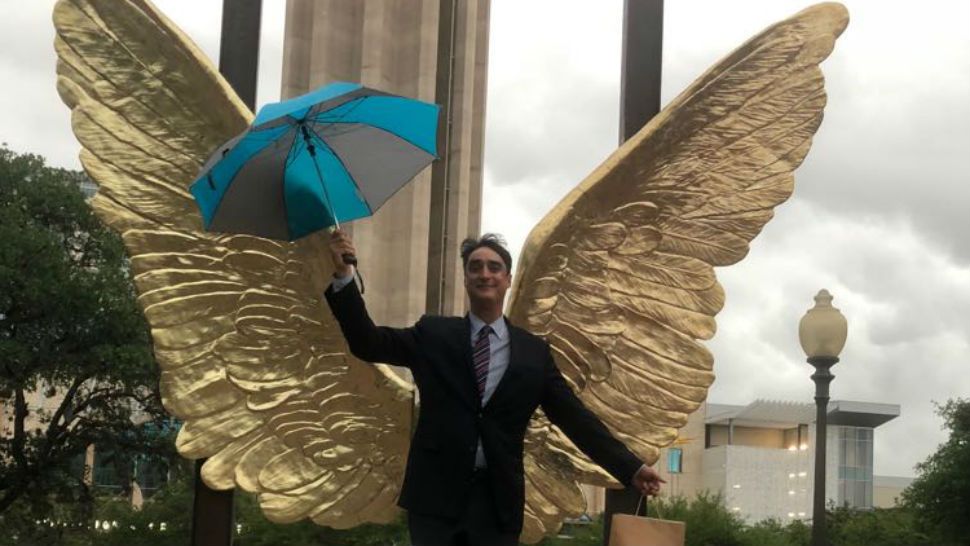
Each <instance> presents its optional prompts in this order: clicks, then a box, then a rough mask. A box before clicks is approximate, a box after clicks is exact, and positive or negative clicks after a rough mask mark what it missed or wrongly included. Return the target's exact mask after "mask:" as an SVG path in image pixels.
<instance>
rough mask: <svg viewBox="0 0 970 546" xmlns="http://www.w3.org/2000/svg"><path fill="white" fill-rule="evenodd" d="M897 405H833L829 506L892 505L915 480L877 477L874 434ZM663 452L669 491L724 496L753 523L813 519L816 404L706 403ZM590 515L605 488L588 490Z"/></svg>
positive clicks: (659, 467) (838, 402)
mask: <svg viewBox="0 0 970 546" xmlns="http://www.w3.org/2000/svg"><path fill="white" fill-rule="evenodd" d="M899 411H900V408H899V406H898V405H895V404H875V403H867V402H852V401H845V400H835V401H831V402H830V403H829V407H828V427H827V428H828V430H827V431H826V434H827V437H826V471H825V492H826V504H834V505H836V506H849V507H853V508H860V509H870V508H874V507H886V506H892V505H894V503H895V498H897V497H898V496H899V494H900V493H901V491H902V489H904V488H905V487H906V486H907V485H908V484H909V482H910V481H911V480H909V479H906V478H890V477H880V476H874V475H873V442H874V437H875V429H876V428H877V427H879V426H880V425H882V424H884V423H886V422H888V421H890V420H891V419H894V418H895V417H897V416H898V415H899ZM679 432H680V434H679V437H678V439H677V440H676V441H675V442H674V443H673V444H672V445H671V446H669V447H667V448H665V449H663V450H661V454H660V459H659V460H658V463H657V470H658V471H659V472H660V474H661V476H662V477H663V478H664V479H665V480H666V481H667V486H666V492H665V493H666V494H667V495H671V496H677V495H679V496H684V497H687V498H692V497H694V496H695V495H697V494H698V493H701V492H705V491H706V492H710V493H719V494H720V495H721V496H722V498H723V500H724V503H725V505H726V507H727V508H728V509H729V510H732V511H734V512H736V513H738V515H740V516H741V517H742V518H744V519H745V520H746V521H749V522H756V521H761V520H764V519H768V518H774V519H777V520H780V521H783V522H784V521H790V520H793V519H811V517H812V499H813V491H814V468H815V437H816V429H815V405H814V404H808V403H795V402H779V401H768V400H756V401H754V402H752V403H750V404H747V405H729V404H710V403H707V404H704V405H702V406H701V407H700V408H699V409H698V410H697V411H696V412H695V413H694V414H692V415H691V416H690V418H689V419H688V422H687V424H686V425H685V426H684V427H683V428H682V429H680V431H679ZM588 493H589V495H588V498H589V499H590V501H591V502H589V511H590V512H591V513H597V512H598V511H601V510H602V501H601V497H602V490H596V488H589V490H588Z"/></svg>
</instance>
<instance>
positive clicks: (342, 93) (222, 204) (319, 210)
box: [190, 82, 439, 240]
mask: <svg viewBox="0 0 970 546" xmlns="http://www.w3.org/2000/svg"><path fill="white" fill-rule="evenodd" d="M438 113H439V107H438V106H437V105H434V104H429V103H425V102H421V101H418V100H414V99H409V98H405V97H399V96H396V95H390V94H388V93H383V92H381V91H377V90H373V89H369V88H366V87H362V86H361V85H359V84H353V83H343V82H339V83H334V84H330V85H328V86H326V87H323V88H321V89H318V90H316V91H314V92H311V93H308V94H306V95H302V96H300V97H297V98H294V99H290V100H287V101H283V102H279V103H275V104H269V105H266V106H264V107H263V108H262V109H261V110H260V111H259V114H258V115H257V116H256V119H255V120H254V121H253V123H252V125H251V126H250V128H249V129H247V130H246V131H245V132H244V133H242V134H241V135H239V136H237V137H235V138H233V139H232V140H230V141H229V142H227V143H226V144H224V145H223V146H220V147H219V149H218V150H217V151H216V153H214V154H213V156H212V157H211V158H210V159H209V160H208V161H207V162H206V164H205V165H204V166H203V168H202V171H201V173H200V175H199V177H198V179H197V180H196V181H195V182H193V183H192V186H191V188H190V191H191V192H192V195H193V196H194V197H195V199H196V201H197V202H198V204H199V208H200V210H201V212H202V218H203V222H204V225H205V228H206V229H207V230H210V231H218V232H226V233H246V234H250V235H256V236H259V237H266V238H271V239H278V240H294V239H298V238H300V237H303V236H305V235H308V234H310V233H313V232H315V231H318V230H320V229H324V228H327V227H329V226H334V225H339V222H346V221H350V220H355V219H359V218H363V217H366V216H370V215H372V214H373V213H374V212H375V211H376V210H377V208H378V207H380V206H381V205H382V204H384V202H386V201H387V200H388V199H389V198H390V197H391V196H392V195H394V194H395V193H396V192H397V191H398V190H400V189H401V188H402V187H403V186H404V185H405V184H406V183H407V182H408V181H409V180H411V179H412V178H413V177H414V176H415V175H417V174H418V173H419V172H421V170H423V169H424V168H425V167H426V166H427V165H428V164H429V163H431V162H432V161H433V160H434V159H435V157H436V154H435V151H436V148H437V144H436V137H437V125H438Z"/></svg>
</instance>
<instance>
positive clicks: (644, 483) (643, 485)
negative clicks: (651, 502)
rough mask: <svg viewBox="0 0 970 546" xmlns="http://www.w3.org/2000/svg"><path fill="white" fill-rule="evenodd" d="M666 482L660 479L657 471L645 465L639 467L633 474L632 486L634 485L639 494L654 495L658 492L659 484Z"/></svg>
mask: <svg viewBox="0 0 970 546" xmlns="http://www.w3.org/2000/svg"><path fill="white" fill-rule="evenodd" d="M662 483H667V482H665V481H664V480H662V479H660V474H657V471H656V470H654V469H652V468H650V467H649V466H647V465H643V466H641V467H640V470H637V473H636V474H634V475H633V487H636V488H637V490H638V491H640V493H641V494H643V495H646V496H648V497H653V496H656V495H657V494H658V493H660V484H662Z"/></svg>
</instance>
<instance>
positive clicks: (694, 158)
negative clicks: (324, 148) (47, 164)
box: [54, 0, 848, 542]
mask: <svg viewBox="0 0 970 546" xmlns="http://www.w3.org/2000/svg"><path fill="white" fill-rule="evenodd" d="M54 22H55V26H56V28H57V38H56V48H57V52H58V56H59V63H58V75H59V78H58V90H59V92H60V94H61V97H62V98H63V100H64V101H65V103H67V104H68V106H70V107H71V108H72V110H73V116H72V122H73V126H74V131H75V134H76V135H77V137H78V140H79V141H80V142H81V144H82V146H83V148H84V149H83V150H82V153H81V158H82V163H83V164H84V167H85V169H86V170H87V171H88V172H89V174H90V175H91V176H92V177H93V178H94V179H95V180H96V181H97V182H98V183H99V184H100V186H101V187H100V190H99V192H98V195H97V197H96V198H95V200H94V206H95V208H96V210H97V211H98V213H99V214H100V215H101V216H102V218H104V219H105V220H106V221H107V222H108V223H110V224H111V225H112V226H113V227H115V228H116V229H118V230H119V231H120V232H121V233H122V234H123V237H124V240H125V244H126V245H127V247H128V251H129V253H130V255H131V258H132V269H133V272H134V275H135V281H136V284H137V287H138V290H139V294H140V296H139V298H140V302H141V304H142V306H143V308H144V310H145V314H146V316H147V317H148V319H149V322H150V324H151V327H152V334H153V338H154V342H155V351H156V356H157V359H158V361H159V363H160V365H161V367H162V394H163V401H164V403H165V405H166V407H167V408H168V409H169V411H171V412H172V413H173V414H174V415H176V416H177V417H179V418H180V419H182V420H183V421H184V422H185V425H184V427H183V429H182V431H181V432H180V434H179V437H178V448H179V451H180V452H181V453H182V454H183V455H185V456H187V457H208V461H207V462H206V464H205V466H204V467H203V470H202V473H203V478H204V479H205V480H206V482H207V483H208V484H209V485H210V486H212V487H216V488H230V487H233V486H236V485H238V486H239V487H242V488H243V489H245V490H247V491H254V492H257V493H258V494H259V500H260V505H261V506H262V508H263V510H264V512H265V513H266V514H267V516H268V517H270V518H271V519H272V520H274V521H279V522H288V521H296V520H299V519H302V518H311V519H313V520H314V521H315V522H317V523H320V524H324V525H329V526H333V527H350V526H354V525H358V524H360V523H363V522H366V521H374V522H381V521H388V520H389V519H391V518H392V517H393V516H394V515H395V513H396V508H395V507H394V502H395V500H396V498H397V495H398V492H399V487H400V482H401V478H402V476H403V465H404V458H405V454H406V450H407V443H408V431H409V429H410V420H411V414H412V411H411V401H412V389H411V387H410V386H409V385H407V384H405V383H403V382H402V381H401V380H400V379H398V378H397V377H396V376H395V375H394V374H393V373H390V372H389V371H388V369H387V368H386V367H384V366H380V365H378V366H368V365H364V364H362V363H360V362H357V361H355V360H354V358H353V357H351V356H350V355H349V354H348V351H347V349H346V346H345V343H344V341H343V338H342V336H341V335H340V332H339V329H338V328H337V327H336V325H335V323H334V320H333V317H332V316H331V315H330V312H329V310H328V309H327V308H326V306H325V305H322V302H321V297H320V294H321V293H322V291H323V289H324V288H325V284H326V283H327V282H328V279H329V277H330V273H331V271H330V270H329V265H328V260H326V259H324V258H323V257H324V256H325V255H326V254H325V253H324V241H323V240H322V237H321V236H319V235H318V236H312V237H309V238H306V239H304V240H301V241H300V242H296V243H278V242H274V241H268V240H263V239H257V238H253V237H249V236H224V235H215V234H209V233H204V232H202V231H201V230H200V226H201V219H200V217H199V213H198V209H197V208H196V206H195V204H194V203H193V202H192V199H191V197H190V195H189V194H188V192H187V186H188V184H189V183H190V182H191V180H192V179H193V177H194V176H195V175H196V173H197V172H198V170H199V167H200V166H201V164H202V162H203V161H204V160H205V159H206V158H207V157H208V154H209V153H210V152H211V150H213V149H215V147H216V146H218V145H219V144H221V143H222V142H224V141H225V140H227V139H228V138H229V137H231V136H233V135H235V134H237V133H239V132H240V131H242V130H243V129H244V128H245V127H246V125H247V123H248V122H249V121H250V119H251V118H252V114H251V113H250V112H248V111H247V110H246V108H245V106H243V105H242V103H241V102H240V101H239V99H238V98H237V97H236V96H235V94H234V93H233V92H232V90H231V89H230V87H229V86H228V85H227V84H226V83H225V81H223V80H222V78H221V77H220V76H219V75H218V73H217V72H216V71H215V70H214V69H213V68H212V67H211V65H210V63H209V62H208V60H207V59H205V58H204V56H203V55H202V54H201V53H200V52H199V50H198V49H197V48H196V47H195V46H194V45H192V44H191V42H190V41H189V40H188V39H187V38H186V37H185V36H184V35H183V34H182V33H181V32H180V31H179V30H178V29H177V28H176V27H175V26H174V25H173V24H172V23H171V22H169V21H168V20H167V19H165V18H164V16H162V15H161V14H160V13H159V12H158V11H157V10H156V9H155V8H154V7H152V6H151V5H150V4H149V3H148V2H147V1H144V0H127V1H120V0H60V1H59V2H58V4H57V6H56V7H55V13H54ZM847 23H848V14H847V12H846V10H845V8H843V7H842V6H841V5H838V4H822V5H818V6H815V7H812V8H809V9H807V10H805V11H803V12H801V13H800V14H798V15H796V16H794V17H792V18H790V19H788V20H786V21H782V22H781V23H778V24H776V25H774V26H772V27H770V28H768V29H767V30H765V31H764V32H762V33H761V34H759V35H758V36H756V37H755V38H753V39H752V40H750V41H749V42H747V43H746V44H744V45H743V46H741V48H739V49H738V50H737V51H735V52H734V53H732V54H731V55H729V56H728V57H727V58H725V59H724V60H723V61H721V62H720V63H718V64H717V65H716V66H715V67H713V68H712V69H711V70H709V71H708V72H707V73H706V74H704V75H703V76H701V77H700V78H699V79H698V80H697V81H696V82H695V83H694V84H692V85H691V86H690V87H689V88H688V89H687V90H686V91H685V92H684V93H682V94H681V95H680V96H678V97H677V98H676V99H674V101H672V102H671V104H670V105H668V106H667V108H665V109H664V111H663V112H661V113H660V114H659V115H657V116H656V117H655V118H654V119H653V120H652V121H651V122H650V123H649V124H648V125H647V126H646V127H645V128H644V129H642V130H641V131H640V132H639V133H638V134H637V135H635V136H634V137H633V138H631V139H630V140H629V141H627V142H626V143H625V144H624V145H623V146H621V147H620V148H619V149H618V150H617V151H616V152H615V153H614V154H613V155H612V156H611V157H609V158H608V159H607V160H606V161H605V162H604V163H603V164H602V165H601V166H600V167H599V168H598V169H597V170H595V171H594V172H593V173H592V174H591V175H590V176H589V177H588V178H587V179H586V180H584V181H583V182H582V183H581V184H580V185H579V186H578V187H577V188H576V189H574V190H573V191H572V192H571V193H570V194H569V195H567V196H566V197H565V198H564V199H563V200H562V201H561V202H560V203H559V204H558V205H557V206H556V207H555V208H554V209H553V210H552V211H551V212H550V213H549V214H548V215H547V216H546V217H545V218H544V219H543V220H542V221H541V222H540V223H539V224H538V225H537V226H536V227H535V229H533V231H532V233H531V235H530V236H529V239H528V240H527V242H526V244H525V247H524V248H523V252H522V255H521V257H520V265H519V267H518V271H517V272H516V276H515V282H516V284H515V287H514V289H513V298H512V300H511V301H510V304H509V315H510V317H511V319H512V321H513V322H515V323H516V324H518V325H520V326H524V327H526V328H528V329H529V330H531V331H532V332H534V333H536V334H538V335H541V336H543V337H545V338H546V339H547V340H548V341H549V342H550V344H551V346H552V349H553V352H554V355H555V358H556V361H557V363H558V365H559V367H560V369H561V370H562V371H563V373H564V374H565V375H566V377H567V378H568V380H569V381H570V382H571V383H572V385H573V386H574V387H575V389H576V391H577V392H578V393H579V396H580V397H581V398H582V399H583V401H584V402H585V403H586V404H587V405H588V406H589V407H590V408H591V409H592V410H593V411H594V412H595V413H596V414H597V415H599V416H600V418H602V419H603V421H604V422H605V423H606V424H607V426H608V427H609V428H610V429H611V430H612V431H613V432H614V434H616V435H617V437H619V438H620V439H621V440H623V441H624V442H625V443H626V444H627V445H628V446H630V447H631V448H632V449H633V450H634V451H635V452H637V453H638V454H639V455H640V456H641V457H642V458H643V459H644V460H645V461H648V462H651V463H652V462H654V461H656V459H657V456H658V453H659V449H660V448H661V447H663V446H666V445H668V444H670V442H672V441H673V440H674V439H675V436H676V430H677V429H678V428H679V427H681V426H683V425H684V424H685V422H686V420H687V416H688V414H689V413H691V412H692V411H694V410H695V409H696V408H697V407H698V406H699V404H700V403H701V402H702V401H703V400H704V398H705V397H706V395H707V389H708V387H709V386H710V384H711V382H712V381H713V380H714V373H713V357H712V355H711V354H710V352H709V351H708V350H707V349H706V348H705V347H704V346H703V345H702V344H701V343H700V341H701V340H706V339H710V337H711V336H713V335H714V330H715V322H714V316H715V315H716V314H717V312H718V311H719V310H720V309H721V307H722V305H723V303H724V293H723V290H722V289H721V286H720V285H719V284H718V282H717V279H716V277H715V275H714V269H713V268H714V267H715V266H725V265H729V264H732V263H735V262H737V261H738V260H740V259H741V258H743V257H744V255H745V254H746V253H747V251H748V244H749V242H750V241H751V240H752V239H753V238H754V237H755V236H756V235H757V234H758V233H759V232H760V230H761V228H762V227H763V226H764V224H765V223H766V222H767V221H768V220H769V219H770V218H771V216H772V214H773V209H774V207H775V206H777V205H778V204H780V203H782V202H783V201H785V200H786V199H787V198H788V197H789V196H790V194H791V191H792V187H793V181H794V179H793V175H792V173H793V171H794V170H795V168H796V167H797V166H798V165H799V164H800V163H801V161H802V160H803V159H804V157H805V154H806V153H807V152H808V149H809V147H810V145H811V139H812V136H813V134H814V133H815V130H816V129H817V128H818V125H819V123H820V122H821V118H822V109H823V107H824V104H825V91H824V86H823V79H822V74H821V71H820V70H819V68H818V64H819V63H820V62H821V61H822V60H824V59H825V58H826V57H827V56H828V54H829V53H830V52H831V50H832V47H833V44H834V41H835V38H836V37H837V36H838V35H839V34H840V33H841V32H842V30H843V29H844V28H845V26H846V24H847ZM525 450H526V451H525V465H526V475H527V478H526V509H525V510H526V512H525V529H524V532H523V537H522V539H523V541H526V542H535V541H537V540H539V539H540V538H541V537H542V536H543V535H545V534H548V533H551V532H554V531H555V530H557V529H558V528H559V527H560V525H561V523H562V520H563V518H565V517H569V516H578V515H579V514H581V513H582V512H583V511H584V509H585V501H584V499H583V496H582V494H581V492H580V490H579V487H578V485H577V484H578V483H593V484H600V485H610V484H614V485H615V482H614V481H613V480H612V478H610V477H608V476H607V475H606V474H605V473H604V472H603V471H602V470H601V469H599V468H598V467H597V466H596V465H594V464H593V463H591V462H590V461H589V460H588V459H587V458H586V457H585V456H583V455H582V454H580V453H579V451H578V450H577V449H576V447H575V446H574V445H573V444H572V443H571V442H569V440H568V439H567V438H566V437H565V436H564V435H563V434H562V432H561V431H559V430H558V429H557V428H556V427H554V426H552V425H551V424H550V423H549V422H548V421H547V420H546V419H545V417H544V416H543V415H542V414H541V413H539V414H537V416H536V418H535V419H533V422H532V423H531V425H530V428H529V433H528V435H527V438H526V447H525Z"/></svg>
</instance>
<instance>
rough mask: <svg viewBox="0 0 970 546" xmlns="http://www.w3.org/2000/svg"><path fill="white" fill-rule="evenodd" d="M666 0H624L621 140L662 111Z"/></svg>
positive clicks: (624, 139) (621, 68)
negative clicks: (661, 86) (661, 79)
mask: <svg viewBox="0 0 970 546" xmlns="http://www.w3.org/2000/svg"><path fill="white" fill-rule="evenodd" d="M663 29H664V3H663V0H624V2H623V58H622V61H621V63H622V64H621V66H620V143H623V142H624V141H626V140H627V139H628V138H630V137H632V136H633V135H635V134H636V133H637V131H639V130H640V129H641V128H642V127H643V126H644V125H646V124H647V122H648V121H650V119H651V118H653V116H655V115H657V114H658V113H659V112H660V76H661V66H662V61H663Z"/></svg>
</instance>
